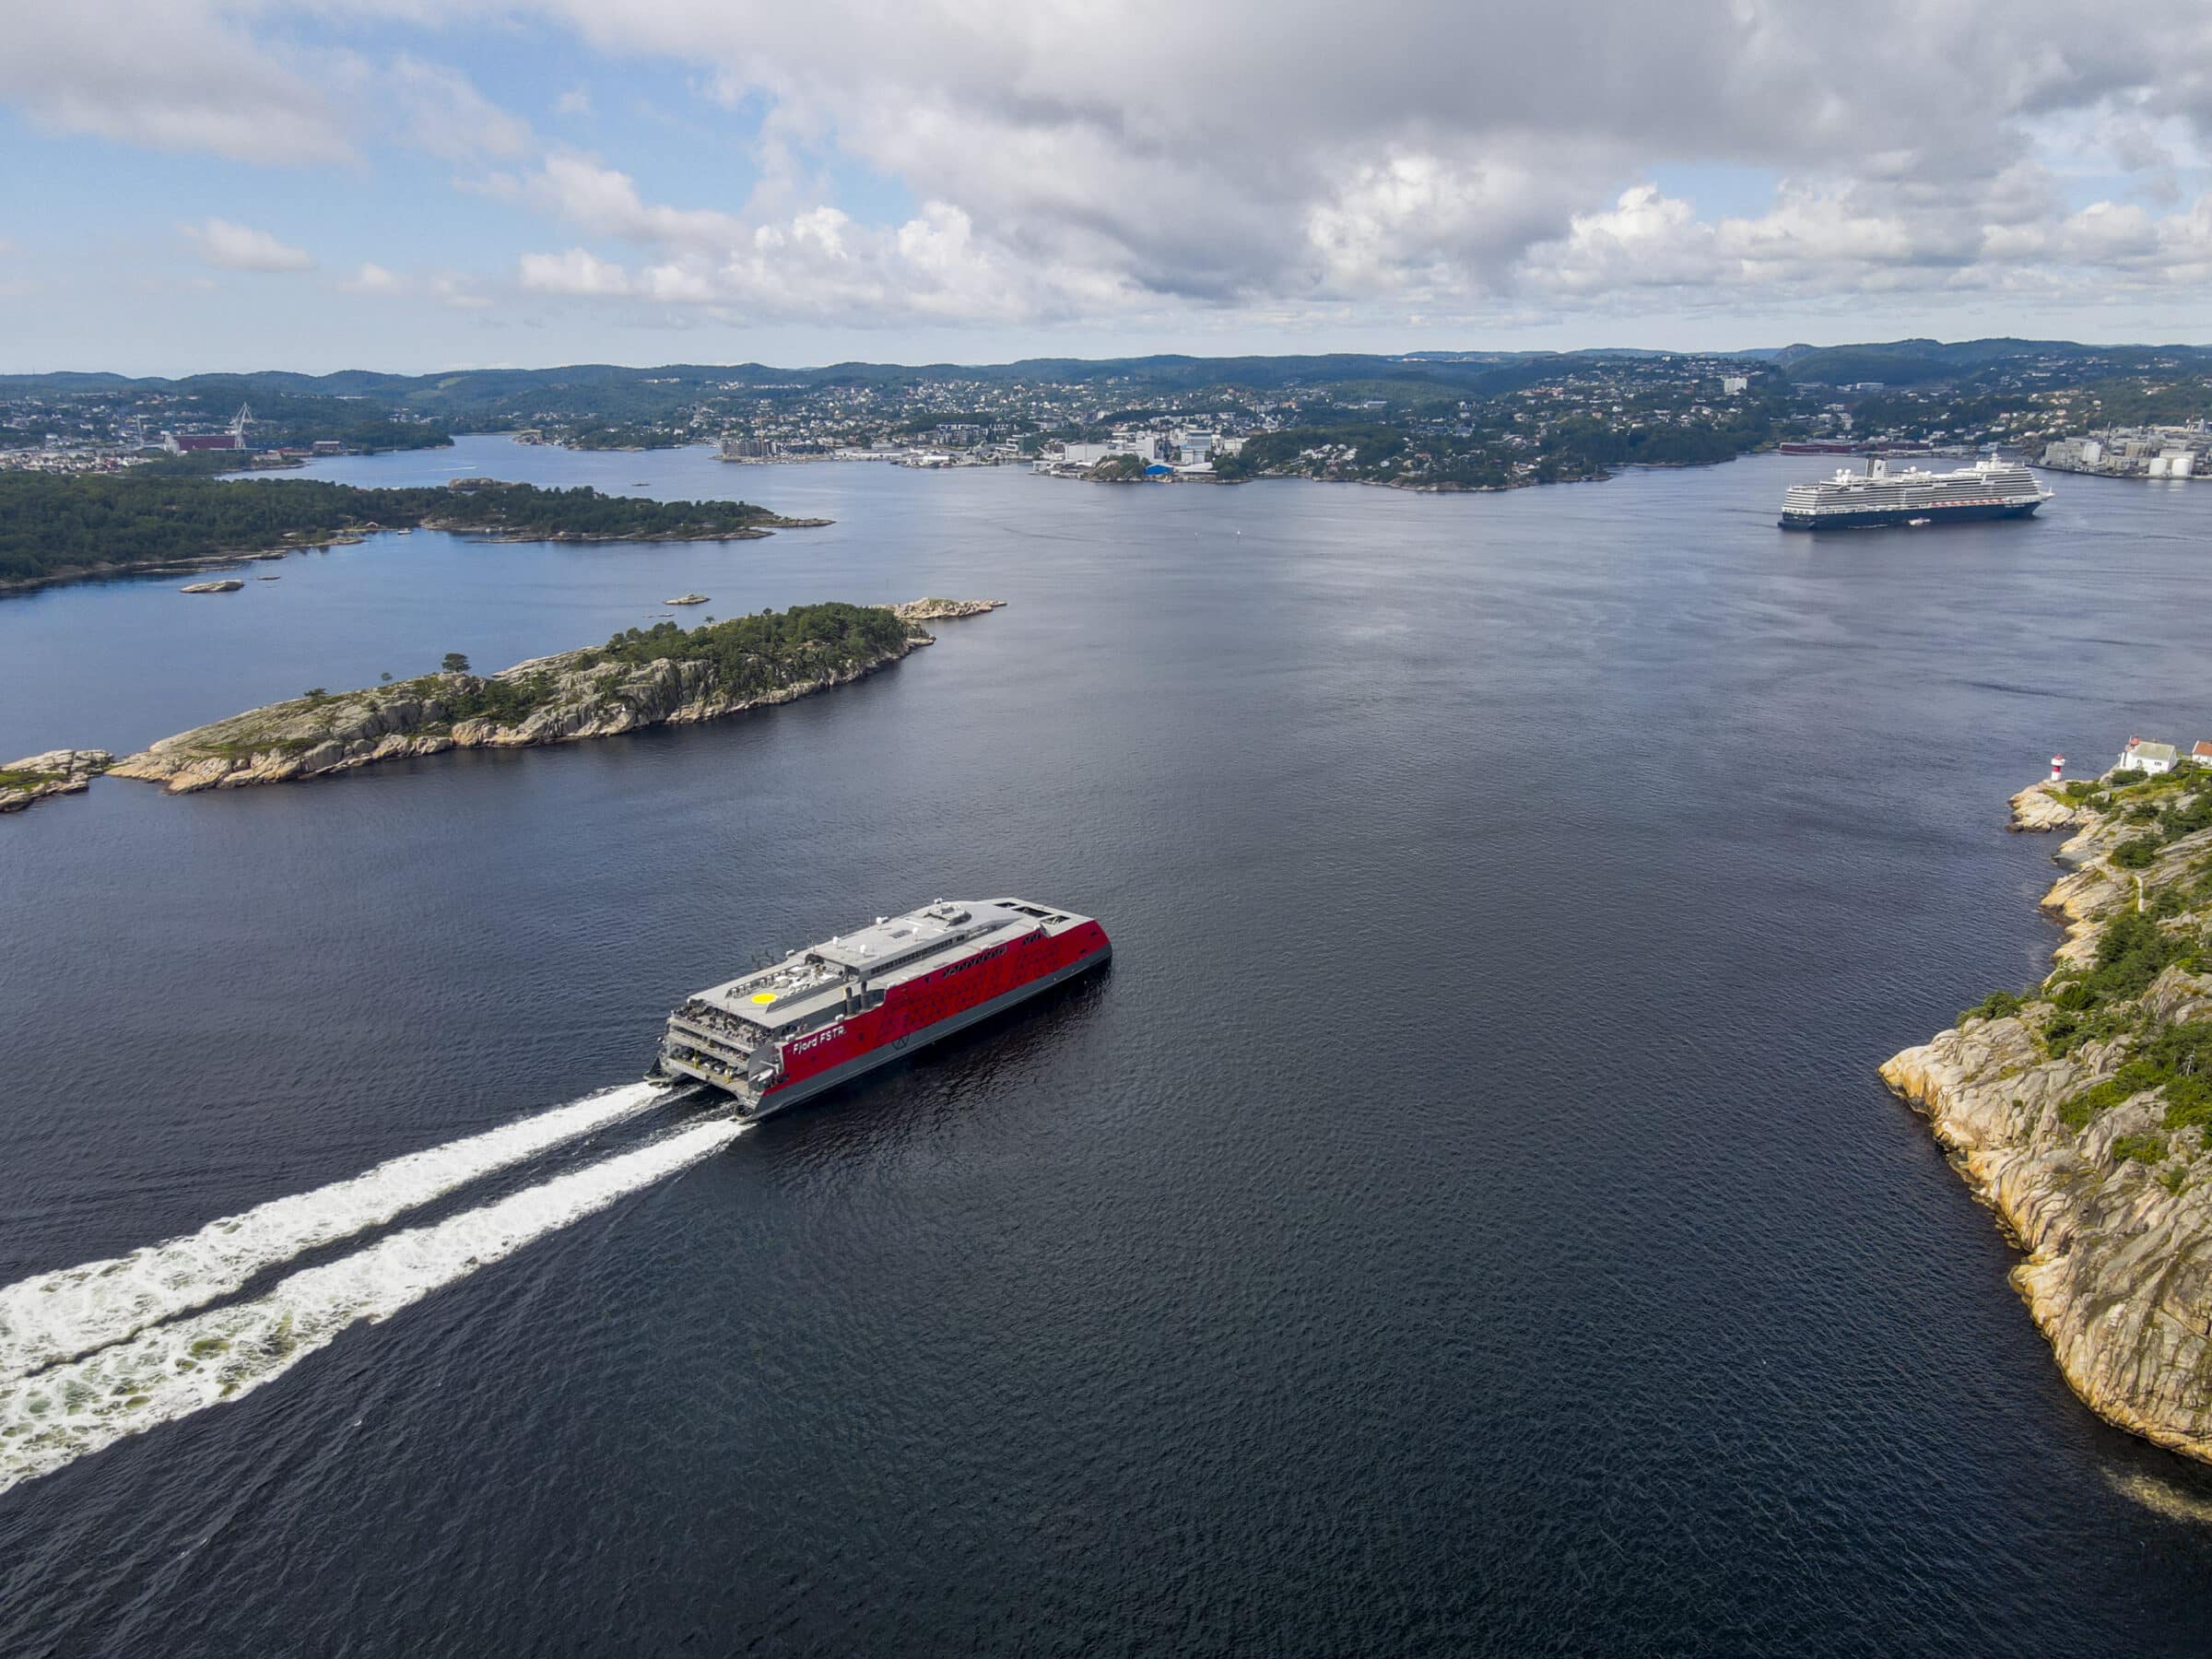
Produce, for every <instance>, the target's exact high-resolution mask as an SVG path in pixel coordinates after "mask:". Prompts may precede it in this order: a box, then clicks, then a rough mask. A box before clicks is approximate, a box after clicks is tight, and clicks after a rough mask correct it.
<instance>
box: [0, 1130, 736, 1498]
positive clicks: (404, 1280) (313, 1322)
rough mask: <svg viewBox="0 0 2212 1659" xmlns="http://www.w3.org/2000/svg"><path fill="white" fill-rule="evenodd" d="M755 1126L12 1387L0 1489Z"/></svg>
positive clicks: (576, 1179)
mask: <svg viewBox="0 0 2212 1659" xmlns="http://www.w3.org/2000/svg"><path fill="white" fill-rule="evenodd" d="M742 1128H743V1125H742V1124H738V1123H736V1122H735V1121H734V1120H732V1119H728V1118H723V1119H719V1120H717V1121H715V1122H712V1123H709V1124H700V1125H698V1126H696V1127H694V1128H689V1129H680V1130H677V1131H674V1132H672V1133H670V1134H668V1135H664V1136H663V1137H662V1138H660V1139H659V1140H656V1141H653V1142H652V1143H651V1144H649V1145H647V1146H645V1147H641V1148H639V1149H638V1150H637V1151H635V1152H625V1153H623V1154H621V1155H620V1156H619V1157H616V1158H609V1159H602V1160H601V1161H600V1162H598V1163H594V1164H587V1165H586V1166H585V1167H584V1168H582V1169H581V1170H576V1171H571V1173H569V1174H566V1175H558V1176H555V1177H554V1178H553V1179H552V1180H551V1181H548V1182H544V1183H542V1184H540V1185H538V1186H534V1187H529V1188H526V1189H524V1191H522V1192H520V1193H516V1194H513V1195H512V1196H511V1197H507V1198H502V1199H500V1201H499V1202H498V1203H496V1204H488V1205H485V1206H483V1207H482V1208H480V1209H473V1210H465V1211H463V1212H462V1213H461V1214H460V1215H458V1216H454V1217H452V1218H449V1219H447V1220H444V1221H441V1222H439V1223H437V1224H436V1225H435V1226H431V1227H417V1228H410V1229H409V1230H406V1231H405V1232H398V1233H394V1234H393V1235H392V1236H391V1237H390V1238H387V1239H380V1240H378V1241H376V1242H375V1243H374V1244H371V1245H369V1246H367V1247H366V1248H365V1249H361V1250H358V1251H356V1252H354V1253H352V1254H351V1255H348V1256H345V1257H342V1258H340V1259H339V1260H337V1261H335V1262H331V1263H329V1264H327V1265H324V1266H321V1267H308V1268H304V1269H302V1270H301V1271H300V1272H298V1273H295V1274H292V1275H291V1276H290V1277H288V1278H285V1279H283V1280H281V1281H279V1282H278V1283H277V1286H276V1287H275V1288H273V1289H271V1290H270V1292H269V1293H268V1294H267V1295H266V1296H263V1297H258V1298H256V1299H254V1300H252V1301H246V1302H239V1303H236V1304H234V1305H232V1306H230V1307H227V1308H214V1309H210V1310H209V1311H208V1312H205V1313H198V1314H194V1315H193V1316H192V1317H191V1318H189V1319H180V1320H176V1321H174V1322H173V1323H171V1324H165V1325H158V1326H156V1327H155V1328H154V1329H152V1330H149V1331H145V1332H142V1333H140V1334H139V1335H137V1336H135V1337H134V1338H133V1339H132V1340H130V1341H129V1342H125V1343H122V1344H120V1345H118V1346H117V1347H111V1348H106V1349H103V1350H102V1351H100V1353H97V1354H94V1355H91V1356H90V1357H89V1358H88V1359H76V1360H72V1361H70V1362H69V1363H67V1364H65V1365H57V1366H54V1367H52V1368H51V1369H49V1370H47V1371H41V1372H40V1373H39V1374H38V1375H37V1376H35V1377H29V1378H24V1379H19V1380H18V1381H16V1382H11V1383H8V1384H6V1386H5V1387H0V1492H5V1491H6V1490H7V1489H8V1488H10V1487H13V1486H15V1485H17V1484H18V1483H19V1482H21V1481H25V1480H31V1479H35V1478H36V1477H39V1476H41V1475H49V1474H52V1473H53V1471H54V1470H56V1469H58V1468H61V1467H62V1466H63V1465H65V1464H70V1463H74V1462H76V1459H78V1458H80V1457H83V1456H86V1455H88V1453H94V1452H97V1451H99V1450H100V1449H101V1448H102V1447H103V1446H109V1445H112V1444H113V1443H114V1442H115V1441H119V1440H122V1439H123V1438H124V1436H126V1435H132V1434H142V1433H144V1432H145V1431H146V1430H148V1429H151V1428H154V1427H155V1426H157V1425H158V1424H161V1423H168V1422H173V1421H175V1420H176V1419H177V1418H181V1417H184V1416H187V1415H189V1414H190V1413H192V1412H194V1411H198V1410H200V1409H201V1408H202V1407H204V1406H215V1405H219V1404H221V1403H222V1402H224V1401H226V1400H235V1399H237V1398H239V1397H240V1396H241V1395H242V1394H249V1393H251V1392H252V1391H253V1390H254V1389H256V1388H259V1387H260V1386H261V1385H262V1384H263V1383H264V1382H270V1381H271V1380H273V1379H275V1378H277V1377H280V1376H282V1375H283V1374H284V1373H285V1372H286V1371H289V1370H290V1369H291V1368H292V1367H293V1366H295V1365H297V1364H299V1363H300V1360H302V1359H306V1358H307V1357H308V1356H309V1355H310V1354H312V1353H314V1352H315V1351H316V1350H317V1349H319V1348H323V1347H328V1346H329V1345H330V1344H331V1342H333V1341H334V1340H335V1338H336V1337H337V1335H338V1334H339V1333H340V1332H341V1331H343V1330H345V1329H346V1327H347V1325H350V1324H355V1323H356V1322H358V1321H360V1320H382V1319H388V1318H390V1317H391V1316H392V1315H393V1314H394V1313H396V1312H400V1310H402V1309H403V1308H406V1307H408V1306H410V1305H412V1304H413V1303H415V1302H418V1301H420V1300H422V1299H423V1298H424V1297H426V1296H428V1295H429V1294H430V1292H431V1291H433V1290H436V1289H439V1288H441V1287H443V1286H446V1285H450V1284H453V1283H454V1282H455V1281H457V1280H459V1279H463V1278H466V1277H468V1276H469V1275H470V1274H472V1273H474V1272H475V1271H476V1270H477V1268H479V1267H482V1266H485V1265H488V1264H489V1263H492V1262H497V1261H499V1260H500V1259H501V1258H503V1257H505V1256H508V1255H512V1253H514V1252H515V1251H517V1250H520V1249H521V1248H522V1247H523V1246H524V1245H525V1244H527V1243H529V1242H531V1241H533V1240H535V1239H540V1238H543V1237H544V1236H545V1235H546V1234H547V1233H550V1232H554V1231H557V1230H559V1229H561V1228H563V1227H566V1226H568V1225H569V1224H570V1223H571V1222H574V1221H580V1220H582V1218H584V1217H586V1216H588V1215H590V1214H592V1213H593V1212H594V1210H600V1209H604V1208H606V1206H608V1205H610V1204H612V1203H614V1202H615V1201H616V1200H617V1199H618V1198H620V1197H623V1196H624V1195H625V1194H629V1193H634V1192H637V1191H639V1190H640V1189H641V1188H643V1187H647V1186H650V1185H652V1184H653V1182H656V1181H660V1180H662V1179H664V1178H665V1177H666V1176H669V1175H673V1174H675V1173H676V1172H677V1171H678V1170H681V1169H683V1168H685V1167H686V1166H687V1165H689V1164H693V1163H697V1162H698V1161H699V1160H700V1159H702V1158H706V1157H708V1156H710V1155H711V1154H712V1153H715V1152H718V1151H720V1150H721V1149H722V1148H723V1147H726V1146H728V1145H729V1144H730V1142H731V1141H732V1140H734V1139H735V1137H736V1136H737V1135H738V1134H739V1132H740V1131H741V1129H742Z"/></svg>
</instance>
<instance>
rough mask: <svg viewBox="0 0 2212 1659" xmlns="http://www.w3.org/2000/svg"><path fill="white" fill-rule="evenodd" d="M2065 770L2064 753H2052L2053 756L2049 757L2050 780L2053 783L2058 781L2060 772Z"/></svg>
mask: <svg viewBox="0 0 2212 1659" xmlns="http://www.w3.org/2000/svg"><path fill="white" fill-rule="evenodd" d="M2065 770H2066V758H2065V756H2064V755H2053V756H2052V757H2051V782H2053V783H2055V782H2058V780H2059V777H2060V774H2062V773H2063V772H2065Z"/></svg>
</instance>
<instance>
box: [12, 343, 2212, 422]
mask: <svg viewBox="0 0 2212 1659" xmlns="http://www.w3.org/2000/svg"><path fill="white" fill-rule="evenodd" d="M1670 356H1701V357H1709V358H1720V359H1734V360H1737V361H1740V362H1743V363H1744V364H1745V365H1746V366H1747V367H1756V366H1759V365H1762V364H1767V363H1771V364H1772V365H1774V367H1775V368H1777V369H1778V370H1780V371H1781V372H1782V373H1783V374H1784V375H1786V376H1787V377H1788V378H1789V379H1790V380H1792V381H1795V382H1807V383H1818V384H1825V385H1848V384H1853V383H1855V382H1861V381H1879V382H1883V383H1884V384H1885V385H1893V386H1914V385H1925V384H1928V383H1931V382H1971V381H1973V380H1975V379H1977V378H1979V377H1985V376H1991V375H1994V374H2001V373H2008V372H2013V371H2018V370H2020V369H2021V368H2023V367H2033V366H2036V365H2041V366H2044V367H2049V368H2052V369H2054V370H2063V371H2065V373H2066V374H2067V377H2068V378H2069V379H2086V378H2095V377H2099V376H2101V375H2105V374H2112V375H2120V374H2128V373H2136V372H2145V371H2156V370H2160V369H2166V370H2171V369H2176V368H2182V369H2190V370H2199V371H2201V370H2203V369H2205V368H2206V367H2208V366H2212V347H2201V346H2084V345H2080V344H2077V343H2076V342H2074V341H2070V340H2019V339H1988V340H1959V341H1950V342H1945V341H1941V340H1929V339H1908V340H1891V341H1887V342H1877V343H1869V344H1865V345H1856V346H1807V345H1803V344H1799V345H1794V346H1783V347H1759V348H1755V349H1749V350H1742V351H1734V352H1708V353H1670V352H1664V351H1655V350H1651V349H1648V348H1644V347H1605V348H1601V349H1593V350H1586V351H1579V352H1554V351H1448V350H1423V351H1415V352H1405V353H1399V354H1396V355H1389V356H1385V355H1382V354H1371V353H1359V352H1332V353H1327V354H1321V355H1313V356H1296V357H1264V356H1252V357H1223V358H1200V357H1187V356H1182V355H1178V354H1162V355H1159V356H1152V357H1133V358H1024V359H1019V360H1018V361H1015V362H1010V363H984V364H964V363H929V364H919V365H915V364H899V363H860V362H846V363H830V364H827V365H824V366H822V367H819V368H812V369H781V368H774V367H771V366H769V365H767V364H762V363H735V364H707V363H667V364H662V365H660V366H657V367H653V368H625V367H622V366H620V365H618V364H613V363H573V364H569V365H566V366H564V367H561V368H558V369H471V370H462V371H454V372H453V373H448V374H419V375H406V374H384V373H380V372H378V371H373V370H366V369H352V370H345V371H340V372H338V373H335V374H321V375H309V374H293V373H287V372H279V371H257V372H253V373H244V374H201V375H193V376H190V377H188V378H185V379H182V380H163V379H145V380H132V379H129V378H127V377H125V376H123V375H118V374H103V373H62V374H39V375H6V376H0V397H9V396H13V397H21V396H38V395H41V394H62V395H80V396H81V395H84V394H100V393H103V392H116V393H121V392H127V391H133V390H136V391H159V392H164V393H178V394H187V395H191V396H194V397H197V398H202V399H205V400H206V401H207V403H208V405H209V406H213V407H219V406H224V404H225V401H226V400H228V404H229V406H232V407H234V406H236V404H237V403H239V402H242V401H247V400H251V401H253V404H254V405H255V407H256V410H257V411H258V410H259V409H260V408H261V406H262V405H263V404H264V403H265V402H267V401H272V400H277V399H284V398H346V399H358V400H361V401H363V402H365V403H367V404H370V405H381V406H385V407H387V408H390V409H394V410H400V411H405V412H406V413H408V414H412V415H415V416H418V417H422V418H428V419H430V420H434V421H437V422H439V423H441V425H443V426H445V427H447V428H449V429H454V430H465V429H469V428H471V427H472V426H477V425H486V426H494V425H514V424H518V423H520V424H529V423H531V422H533V421H535V420H540V419H543V420H553V421H559V420H567V419H577V418H590V419H594V420H600V421H610V422H617V423H619V422H624V421H643V420H651V419H653V418H660V417H663V416H665V415H667V414H668V413H670V412H671V411H673V410H675V409H677V408H680V407H682V406H685V405H687V404H690V403H693V402H696V401H697V400H698V399H700V397H701V396H702V395H707V394H712V393H716V392H719V391H721V390H723V389H724V388H725V387H733V386H734V387H740V388H755V389H758V391H759V394H761V395H764V396H769V397H774V396H776V395H778V394H797V393H802V392H806V391H811V390H815V389H818V388H821V387H825V386H878V387H885V388H895V387H900V386H912V385H915V384H918V383H921V382H931V381H945V380H954V379H958V380H972V381H981V382H990V383H1001V384H1003V383H1006V382H1016V381H1030V382H1055V383H1059V384H1064V385H1086V386H1096V387H1097V388H1098V390H1099V394H1100V404H1101V406H1107V407H1133V406H1141V405H1142V403H1143V402H1144V400H1145V399H1146V398H1147V397H1148V396H1152V395H1156V394H1183V395H1187V394H1194V393H1203V392H1206V391H1209V390H1214V389H1228V388H1234V389H1236V390H1238V391H1241V392H1251V393H1257V394H1267V393H1271V392H1277V391H1281V390H1284V389H1286V388H1289V387H1292V386H1303V387H1321V388H1325V389H1327V390H1330V391H1331V392H1333V393H1335V394H1336V395H1337V396H1339V397H1341V398H1342V399H1344V400H1345V401H1347V402H1352V401H1355V400H1359V399H1366V398H1374V397H1384V398H1389V399H1391V400H1393V401H1397V400H1401V399H1403V400H1406V401H1414V402H1418V401H1423V400H1436V399H1442V398H1447V397H1480V396H1487V395H1495V394H1500V393H1506V392H1512V391H1515V390H1518V389H1519V388H1521V387H1524V386H1527V385H1531V384H1534V383H1535V382H1539V381H1543V380H1546V379H1548V378H1551V377H1553V376H1556V375H1559V374H1561V373H1568V372H1571V371H1574V370H1575V369H1576V368H1577V366H1594V365H1600V364H1603V363H1605V362H1606V361H1608V360H1611V361H1618V360H1620V359H1639V360H1640V359H1664V358H1666V357H1670Z"/></svg>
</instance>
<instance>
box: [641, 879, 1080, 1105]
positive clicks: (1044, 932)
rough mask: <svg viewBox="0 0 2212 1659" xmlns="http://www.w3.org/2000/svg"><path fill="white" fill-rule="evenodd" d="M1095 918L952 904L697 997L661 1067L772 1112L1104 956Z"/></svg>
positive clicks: (664, 1046)
mask: <svg viewBox="0 0 2212 1659" xmlns="http://www.w3.org/2000/svg"><path fill="white" fill-rule="evenodd" d="M1112 950H1113V947H1112V944H1111V943H1110V942H1109V941H1108V939H1107V937H1106V931H1105V929H1103V928H1102V927H1100V925H1099V924H1098V923H1097V922H1095V921H1093V920H1092V919H1091V918H1090V917H1088V916H1078V915H1077V914H1076V913H1075V912H1072V911H1065V910H1057V909H1054V908H1053V907H1052V906H1050V905H1044V904H1033V903H1031V902H1030V901H1029V900H1025V899H985V900H959V901H948V900H939V901H938V902H936V903H935V904H932V905H926V906H924V908H923V909H921V910H917V911H911V912H908V913H907V914H905V915H902V916H878V917H877V919H876V921H875V922H874V923H873V924H870V925H869V926H866V927H864V928H861V929H860V930H858V931H857V932H854V933H850V934H841V935H839V936H838V937H836V938H833V939H830V940H828V941H827V942H825V943H823V944H820V945H816V946H812V947H809V948H807V949H806V950H799V951H794V952H793V953H792V954H791V955H790V956H788V957H786V958H784V959H783V960H782V961H781V962H778V963H777V964H776V965H775V966H774V967H772V968H763V969H760V970H759V971H756V972H753V973H747V974H743V975H741V976H739V977H738V978H736V979H734V980H730V981H728V982H725V983H724V984H720V985H712V986H710V987H708V988H707V989H706V990H704V991H701V992H699V993H697V994H694V995H692V996H689V997H687V998H686V999H685V1000H684V1003H683V1006H680V1007H678V1008H677V1009H676V1011H675V1012H674V1013H672V1014H671V1015H669V1017H668V1030H667V1034H666V1036H665V1037H664V1038H663V1039H662V1041H661V1056H660V1061H659V1064H658V1066H657V1067H656V1070H657V1071H658V1072H659V1073H661V1074H662V1075H665V1076H670V1077H693V1078H696V1079H698V1080H699V1081H700V1082H701V1083H709V1084H712V1085H713V1086H714V1087H715V1088H719V1089H723V1090H724V1091H725V1092H727V1093H729V1094H731V1095H733V1096H735V1098H736V1100H737V1103H738V1109H739V1111H740V1112H743V1113H744V1114H745V1115H747V1116H748V1117H764V1116H766V1115H767V1114H768V1113H770V1112H779V1111H781V1110H782V1109H783V1108H784V1107H786V1106H792V1105H796V1104H797V1103H798V1102H799V1101H801V1100H806V1099H808V1098H809V1097H811V1096H814V1095H817V1094H819V1093H821V1092H822V1091H823V1090H824V1089H826V1088H834V1087H836V1086H837V1085H838V1084H840V1083H842V1082H845V1081H846V1080H847V1079H849V1078H852V1077H858V1076H860V1075H861V1074H862V1073H863V1072H865V1071H869V1070H871V1069H873V1068H874V1067H876V1066H878V1065H884V1064H885V1063H887V1062H888V1061H890V1060H894V1059H896V1058H898V1057H899V1056H900V1054H904V1053H912V1051H913V1050H915V1049H917V1048H920V1047H922V1046H923V1045H924V1044H925V1043H930V1042H935V1041H936V1040H937V1039H938V1038H940V1037H944V1036H947V1035H949V1034H950V1033H952V1032H954V1031H957V1030H959V1029H960V1028H961V1027H962V1026H967V1025H972V1024H974V1023H975V1022H976V1021H977V1020H979V1019H986V1018H989V1017H990V1016H992V1015H994V1014H995V1013H998V1012H999V1011H1000V1010H1001V1009H1004V1008H1009V1007H1012V1006H1014V1005H1015V1004H1016V1003H1018V1002H1020V1001H1022V1000H1023V999H1024V998H1026V997H1030V996H1034V995H1036V994H1038V993H1039V992H1041V991H1043V990H1046V989H1048V988H1050V987H1051V986H1053V985H1056V984H1059V983H1060V982H1063V981H1065V980H1069V979H1073V978H1074V977H1075V976H1076V975H1077V974H1079V973H1083V972H1085V971H1088V970H1089V969H1091V968H1095V967H1097V966H1098V965H1099V964H1100V963H1102V962H1104V961H1106V960H1107V959H1108V958H1109V957H1111V956H1112Z"/></svg>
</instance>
